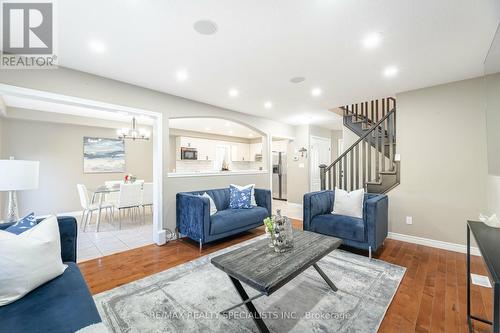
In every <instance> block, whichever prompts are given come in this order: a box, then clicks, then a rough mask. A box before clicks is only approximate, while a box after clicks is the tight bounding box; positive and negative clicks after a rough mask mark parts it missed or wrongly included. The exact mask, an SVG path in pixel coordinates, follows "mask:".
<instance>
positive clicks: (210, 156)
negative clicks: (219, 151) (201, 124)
mask: <svg viewBox="0 0 500 333" xmlns="http://www.w3.org/2000/svg"><path fill="white" fill-rule="evenodd" d="M181 147H185V148H196V151H197V152H198V161H213V160H214V159H215V142H214V141H213V140H208V139H200V138H190V137H186V136H178V137H176V138H175V151H176V154H175V155H176V159H177V160H181Z"/></svg>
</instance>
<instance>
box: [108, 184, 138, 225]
mask: <svg viewBox="0 0 500 333" xmlns="http://www.w3.org/2000/svg"><path fill="white" fill-rule="evenodd" d="M141 191H142V184H136V183H133V184H120V193H119V197H118V204H116V205H115V208H116V209H118V219H119V221H120V222H119V228H120V229H121V228H122V219H123V215H124V213H125V210H127V211H128V213H129V216H130V217H131V219H132V220H134V218H135V217H136V216H139V215H140V212H139V207H140V206H141V204H142V193H141Z"/></svg>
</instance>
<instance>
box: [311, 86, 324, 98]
mask: <svg viewBox="0 0 500 333" xmlns="http://www.w3.org/2000/svg"><path fill="white" fill-rule="evenodd" d="M322 93H323V90H321V88H313V89H312V90H311V95H313V96H314V97H318V96H320V95H321V94H322Z"/></svg>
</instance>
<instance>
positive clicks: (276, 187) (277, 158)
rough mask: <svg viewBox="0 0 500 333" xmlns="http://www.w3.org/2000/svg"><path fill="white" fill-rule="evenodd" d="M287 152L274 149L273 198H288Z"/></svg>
mask: <svg viewBox="0 0 500 333" xmlns="http://www.w3.org/2000/svg"><path fill="white" fill-rule="evenodd" d="M286 164H287V160H286V153H282V152H277V151H273V199H278V200H286V198H287V197H286Z"/></svg>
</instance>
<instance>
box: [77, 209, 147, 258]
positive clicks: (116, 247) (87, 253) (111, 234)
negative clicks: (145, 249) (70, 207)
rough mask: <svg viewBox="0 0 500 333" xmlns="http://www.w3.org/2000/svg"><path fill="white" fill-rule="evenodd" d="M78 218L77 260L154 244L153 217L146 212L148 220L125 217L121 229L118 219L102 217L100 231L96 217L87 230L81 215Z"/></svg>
mask: <svg viewBox="0 0 500 333" xmlns="http://www.w3.org/2000/svg"><path fill="white" fill-rule="evenodd" d="M76 218H77V220H78V225H79V229H78V238H77V240H78V244H77V261H78V262H82V261H86V260H90V259H95V258H99V257H103V256H107V255H110V254H113V253H118V252H123V251H126V250H130V249H134V248H137V247H141V246H145V245H149V244H153V243H154V242H153V218H152V215H151V214H146V221H145V223H144V222H141V221H137V220H135V221H133V220H131V219H130V218H128V217H127V218H125V219H123V221H122V228H121V230H119V229H118V220H117V219H116V218H115V221H114V223H109V222H108V221H107V220H106V219H104V218H102V219H101V225H100V227H99V232H95V219H93V221H92V222H91V223H90V224H89V225H88V226H87V228H86V230H85V232H83V229H82V228H81V225H80V224H81V216H76Z"/></svg>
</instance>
